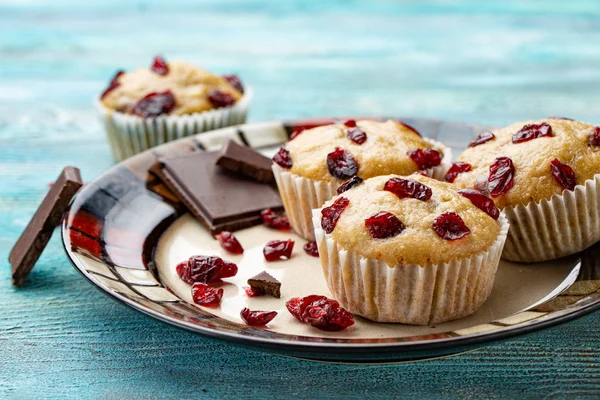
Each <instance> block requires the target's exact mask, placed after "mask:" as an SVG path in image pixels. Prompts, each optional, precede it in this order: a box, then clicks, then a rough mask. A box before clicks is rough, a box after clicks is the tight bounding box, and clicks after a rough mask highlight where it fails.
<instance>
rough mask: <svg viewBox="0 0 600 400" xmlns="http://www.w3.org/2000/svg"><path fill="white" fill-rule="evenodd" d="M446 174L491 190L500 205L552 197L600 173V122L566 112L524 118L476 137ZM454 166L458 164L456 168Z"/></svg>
mask: <svg viewBox="0 0 600 400" xmlns="http://www.w3.org/2000/svg"><path fill="white" fill-rule="evenodd" d="M458 161H459V162H460V163H466V165H461V164H459V165H458V167H457V166H454V167H453V168H454V169H455V170H464V171H465V172H458V173H457V174H456V175H454V176H453V175H452V174H450V178H449V179H448V176H447V179H446V180H449V181H452V180H453V182H454V184H455V185H456V186H458V187H459V188H477V189H479V190H483V191H485V192H488V193H489V194H490V195H491V197H492V198H493V199H494V201H495V202H496V205H497V206H498V207H500V208H504V207H506V206H512V207H514V206H516V205H518V204H527V203H529V202H532V201H533V202H539V201H540V200H544V199H545V200H548V199H550V198H551V197H552V196H553V195H555V194H561V193H562V192H563V190H573V189H574V188H575V185H581V184H583V183H584V182H585V181H586V180H587V179H591V178H593V177H594V175H595V174H597V173H600V127H594V126H593V125H591V124H586V123H583V122H578V121H573V120H569V119H562V118H548V119H543V120H537V121H527V122H518V123H516V124H513V125H511V126H509V127H506V128H503V129H497V130H492V131H491V132H486V133H484V134H482V135H480V136H479V137H478V138H476V139H475V140H474V141H473V142H471V145H470V147H469V148H468V149H467V150H465V151H464V152H463V153H462V154H461V155H460V157H458ZM450 172H452V169H451V171H450Z"/></svg>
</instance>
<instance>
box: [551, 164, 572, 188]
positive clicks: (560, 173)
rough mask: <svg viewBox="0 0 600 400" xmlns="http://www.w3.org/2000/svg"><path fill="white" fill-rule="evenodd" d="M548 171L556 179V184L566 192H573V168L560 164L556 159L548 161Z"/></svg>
mask: <svg viewBox="0 0 600 400" xmlns="http://www.w3.org/2000/svg"><path fill="white" fill-rule="evenodd" d="M550 169H551V170H552V176H553V177H554V179H556V182H558V183H559V184H560V186H562V187H563V188H565V189H567V190H575V185H577V178H576V177H575V172H573V168H571V167H570V166H568V165H567V164H563V163H561V162H560V161H559V160H558V158H555V159H554V160H552V161H550Z"/></svg>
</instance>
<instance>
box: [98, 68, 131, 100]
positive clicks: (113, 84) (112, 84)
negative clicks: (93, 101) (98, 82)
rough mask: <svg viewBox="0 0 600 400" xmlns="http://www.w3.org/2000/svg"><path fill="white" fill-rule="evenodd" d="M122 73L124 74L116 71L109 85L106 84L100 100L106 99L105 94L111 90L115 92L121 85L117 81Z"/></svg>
mask: <svg viewBox="0 0 600 400" xmlns="http://www.w3.org/2000/svg"><path fill="white" fill-rule="evenodd" d="M124 73H125V71H117V73H116V74H115V76H113V78H112V79H111V81H110V83H109V84H108V87H107V88H106V89H105V90H104V92H102V94H101V95H100V99H103V98H104V97H106V95H107V94H109V93H110V92H112V91H113V90H115V89H116V88H118V87H119V86H121V84H120V83H119V82H118V79H119V77H120V76H121V75H123V74H124Z"/></svg>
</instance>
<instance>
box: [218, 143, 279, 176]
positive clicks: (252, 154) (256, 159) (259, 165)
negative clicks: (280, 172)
mask: <svg viewBox="0 0 600 400" xmlns="http://www.w3.org/2000/svg"><path fill="white" fill-rule="evenodd" d="M217 164H218V165H219V166H220V167H221V168H225V169H226V170H229V171H231V172H234V173H238V174H240V175H243V176H245V177H248V178H251V179H254V180H255V181H258V182H263V183H273V182H275V177H274V176H273V171H272V170H271V165H272V164H273V161H271V159H270V158H268V157H265V156H263V155H262V154H260V153H258V152H256V151H254V150H252V149H251V148H250V147H247V146H242V145H240V144H237V143H236V142H234V141H233V140H230V141H228V142H227V143H225V145H224V146H223V149H222V150H221V153H220V154H219V158H218V159H217Z"/></svg>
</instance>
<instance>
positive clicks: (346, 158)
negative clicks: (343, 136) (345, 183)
mask: <svg viewBox="0 0 600 400" xmlns="http://www.w3.org/2000/svg"><path fill="white" fill-rule="evenodd" d="M327 169H328V170H329V173H330V174H331V175H332V176H333V177H335V178H337V179H343V180H346V179H350V178H352V177H353V176H354V175H356V173H357V172H358V163H357V162H356V160H355V159H354V157H353V156H352V154H351V153H350V152H349V151H348V150H344V149H342V148H340V147H336V148H335V150H334V151H332V152H331V153H329V154H327Z"/></svg>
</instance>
